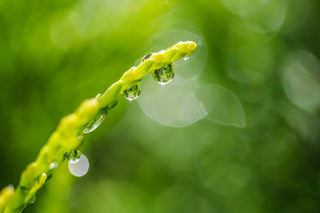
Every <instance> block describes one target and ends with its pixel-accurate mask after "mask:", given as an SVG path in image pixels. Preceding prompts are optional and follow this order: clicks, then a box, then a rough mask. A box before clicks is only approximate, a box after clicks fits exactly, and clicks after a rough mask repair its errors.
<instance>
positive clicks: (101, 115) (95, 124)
mask: <svg viewBox="0 0 320 213" xmlns="http://www.w3.org/2000/svg"><path fill="white" fill-rule="evenodd" d="M105 116H106V113H102V112H101V113H98V114H97V115H96V116H95V117H94V119H93V120H92V121H91V122H89V123H88V124H87V126H86V127H85V128H84V129H83V130H82V133H84V134H87V133H89V132H92V131H94V130H95V129H96V128H98V126H100V124H101V123H102V121H103V120H104V118H105Z"/></svg>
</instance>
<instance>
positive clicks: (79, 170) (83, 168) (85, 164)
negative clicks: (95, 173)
mask: <svg viewBox="0 0 320 213" xmlns="http://www.w3.org/2000/svg"><path fill="white" fill-rule="evenodd" d="M68 167H69V171H70V173H71V174H72V175H74V176H77V177H82V176H84V175H85V174H87V172H88V170H89V161H88V159H87V158H86V156H84V155H82V154H81V156H80V158H79V159H76V160H69V163H68Z"/></svg>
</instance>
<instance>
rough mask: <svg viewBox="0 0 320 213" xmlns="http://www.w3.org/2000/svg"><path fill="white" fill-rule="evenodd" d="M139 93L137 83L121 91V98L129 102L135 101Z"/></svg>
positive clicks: (139, 88)
mask: <svg viewBox="0 0 320 213" xmlns="http://www.w3.org/2000/svg"><path fill="white" fill-rule="evenodd" d="M140 93H141V87H140V83H137V84H135V85H133V86H132V87H130V88H129V89H127V90H125V91H123V96H124V97H125V98H126V99H128V100H129V101H133V100H136V99H137V98H138V97H139V95H140Z"/></svg>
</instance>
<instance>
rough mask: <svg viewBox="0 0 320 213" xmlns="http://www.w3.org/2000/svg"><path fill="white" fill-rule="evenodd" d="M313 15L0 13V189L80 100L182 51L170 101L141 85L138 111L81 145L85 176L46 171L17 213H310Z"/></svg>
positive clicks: (316, 114)
mask: <svg viewBox="0 0 320 213" xmlns="http://www.w3.org/2000/svg"><path fill="white" fill-rule="evenodd" d="M319 11H320V2H319V1H317V0H306V1H293V0H260V1H256V0H200V1H143V0H137V1H128V0H119V1H114V0H81V1H80V0H79V1H76V0H73V1H61V0H57V1H40V0H34V1H11V0H2V1H1V2H0V85H1V90H0V100H1V104H0V118H1V121H2V122H1V128H0V129H1V130H0V131H1V132H0V134H1V139H0V155H1V157H0V169H1V173H0V174H1V175H0V183H1V185H0V188H3V187H4V186H6V185H8V184H10V183H12V184H14V185H16V184H17V183H18V178H19V174H20V172H21V171H22V170H23V169H24V168H25V166H26V165H27V163H29V162H31V161H32V160H34V159H35V157H36V155H37V153H38V151H39V149H40V147H41V146H42V145H43V144H44V143H45V141H46V140H47V139H48V137H49V135H50V134H51V133H52V132H53V131H54V130H55V127H56V126H57V124H58V121H59V119H60V118H61V117H63V116H64V115H66V114H69V113H71V112H72V111H74V109H75V108H76V107H77V106H78V105H79V103H80V102H81V101H82V100H83V99H85V98H89V97H94V96H95V95H96V94H98V93H99V92H102V91H104V90H105V89H106V88H107V87H108V86H109V85H110V84H111V83H112V82H114V81H116V80H117V79H119V77H120V76H121V75H122V73H123V72H124V71H125V70H127V69H128V68H130V67H131V66H132V65H135V64H137V63H138V62H137V61H138V60H140V57H141V56H142V55H144V54H146V53H148V51H157V50H159V48H160V49H165V48H167V46H168V44H173V43H174V42H177V41H180V40H195V41H196V42H197V43H199V44H200V45H199V46H198V47H199V49H198V50H197V52H195V58H194V59H193V58H190V60H188V61H181V62H179V63H177V64H176V69H175V71H176V76H175V79H174V81H173V82H172V84H171V85H168V87H171V89H163V90H161V91H160V90H159V88H158V86H157V85H156V84H155V83H153V82H148V81H145V82H142V85H141V87H142V93H141V97H140V98H139V99H140V100H138V101H136V102H134V103H132V104H128V103H127V102H126V100H122V101H121V102H120V104H119V105H118V106H117V107H116V108H115V109H114V110H113V111H111V112H110V113H109V114H108V115H107V117H106V119H105V121H104V122H103V124H102V125H101V126H100V127H99V128H98V129H97V130H96V131H95V132H94V133H93V134H92V135H90V136H89V137H88V139H87V141H86V148H85V149H84V150H82V152H83V153H85V154H86V156H87V157H88V159H89V161H90V170H89V172H88V174H87V175H86V176H84V177H82V178H79V179H77V181H76V178H74V177H71V176H70V174H69V172H68V171H67V168H66V167H61V168H59V169H58V170H57V171H56V172H55V173H54V175H53V177H52V179H50V180H49V181H48V183H47V184H46V187H44V188H43V189H42V190H40V193H39V194H38V196H37V199H36V202H35V204H34V205H31V206H28V207H27V208H26V210H25V211H26V212H71V211H72V212H89V211H91V212H112V213H113V212H115V213H117V212H121V213H122V212H132V213H135V212H139V213H140V212H156V213H157V212H159V213H160V212H200V213H202V212H203V213H206V212H219V213H221V212H226V213H227V212H228V213H229V212H237V213H238V212H246V213H248V212H266V213H267V212H319V211H320V205H319V197H320V170H319V169H320V168H319V167H320V166H319V165H320V164H319V159H320V158H319V154H320V150H319V143H320V99H319V97H320V88H319V87H320V86H319V85H320V65H319V59H320V39H319V38H320V28H319V27H318V25H319V20H320V13H319ZM152 83H153V84H152ZM150 84H151V85H150ZM149 85H150V86H149ZM164 88H165V87H164ZM153 91H154V96H155V97H154V96H152V92H153ZM219 91H220V92H219ZM144 94H145V96H144ZM214 94H218V95H216V96H214ZM148 97H153V98H154V101H158V104H156V105H155V106H152V105H150V104H149V103H150V102H148ZM156 97H158V98H156ZM217 97H218V98H217ZM180 100H181V101H180ZM215 100H217V101H215ZM154 101H152V102H151V103H154ZM197 101H198V102H197ZM216 102H219V103H216ZM162 103H164V104H162ZM197 103H199V104H200V103H201V104H202V107H203V108H202V109H203V110H201V111H199V108H198V105H197ZM159 106H162V107H159ZM167 106H169V107H167ZM165 107H167V108H165ZM152 109H153V110H152ZM225 109H227V110H228V111H227V112H230V113H227V114H226V113H225V111H224V110H225ZM166 113H168V114H170V113H171V114H170V116H165V115H166ZM159 115H160V116H159ZM243 116H245V117H243ZM244 121H245V126H243V124H244ZM177 126H179V128H177Z"/></svg>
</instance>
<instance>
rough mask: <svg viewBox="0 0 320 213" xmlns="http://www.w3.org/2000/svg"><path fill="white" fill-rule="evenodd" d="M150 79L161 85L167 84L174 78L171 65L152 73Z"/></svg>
mask: <svg viewBox="0 0 320 213" xmlns="http://www.w3.org/2000/svg"><path fill="white" fill-rule="evenodd" d="M152 77H153V78H154V80H155V81H156V82H158V83H159V84H161V85H166V84H169V83H170V82H171V81H172V79H173V77H174V66H173V63H171V64H167V65H165V66H163V67H161V68H160V69H157V70H154V71H153V72H152Z"/></svg>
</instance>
